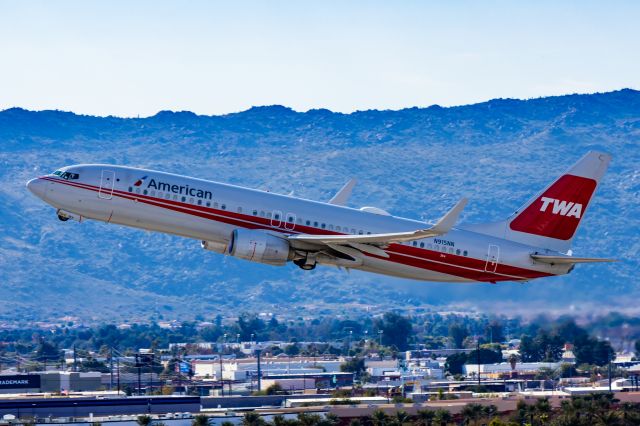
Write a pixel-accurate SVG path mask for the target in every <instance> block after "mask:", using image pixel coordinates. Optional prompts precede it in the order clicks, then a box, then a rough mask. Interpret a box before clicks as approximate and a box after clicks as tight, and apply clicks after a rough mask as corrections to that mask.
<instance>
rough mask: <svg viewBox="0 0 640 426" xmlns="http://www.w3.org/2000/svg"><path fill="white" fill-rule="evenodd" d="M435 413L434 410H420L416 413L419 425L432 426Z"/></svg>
mask: <svg viewBox="0 0 640 426" xmlns="http://www.w3.org/2000/svg"><path fill="white" fill-rule="evenodd" d="M434 416H435V413H434V412H433V411H432V410H418V412H417V413H416V425H417V426H431V422H432V421H433V417H434Z"/></svg>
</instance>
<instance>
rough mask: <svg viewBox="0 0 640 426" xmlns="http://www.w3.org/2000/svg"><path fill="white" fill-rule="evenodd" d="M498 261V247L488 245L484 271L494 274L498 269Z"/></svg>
mask: <svg viewBox="0 0 640 426" xmlns="http://www.w3.org/2000/svg"><path fill="white" fill-rule="evenodd" d="M499 259H500V247H498V246H496V245H493V244H490V245H489V250H488V251H487V263H486V264H485V266H484V270H485V271H487V272H495V271H496V268H497V267H498V261H499Z"/></svg>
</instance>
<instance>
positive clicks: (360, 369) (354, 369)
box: [340, 357, 365, 376]
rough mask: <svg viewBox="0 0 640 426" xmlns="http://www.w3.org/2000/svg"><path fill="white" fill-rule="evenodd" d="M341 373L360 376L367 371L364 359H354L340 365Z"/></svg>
mask: <svg viewBox="0 0 640 426" xmlns="http://www.w3.org/2000/svg"><path fill="white" fill-rule="evenodd" d="M340 371H344V372H349V373H356V376H360V375H361V374H362V373H364V371H365V368H364V359H363V358H358V357H353V358H351V359H349V360H347V361H346V362H344V363H342V364H340Z"/></svg>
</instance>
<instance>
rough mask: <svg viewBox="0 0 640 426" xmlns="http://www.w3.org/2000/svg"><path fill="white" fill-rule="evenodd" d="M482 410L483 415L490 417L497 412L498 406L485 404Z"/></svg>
mask: <svg viewBox="0 0 640 426" xmlns="http://www.w3.org/2000/svg"><path fill="white" fill-rule="evenodd" d="M483 410H484V415H485V417H489V418H491V417H494V416H495V415H496V414H498V407H496V406H495V405H493V404H489V405H485V406H484V408H483Z"/></svg>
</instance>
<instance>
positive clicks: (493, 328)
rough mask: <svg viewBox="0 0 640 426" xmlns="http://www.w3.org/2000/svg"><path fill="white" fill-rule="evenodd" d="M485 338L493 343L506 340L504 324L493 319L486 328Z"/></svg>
mask: <svg viewBox="0 0 640 426" xmlns="http://www.w3.org/2000/svg"><path fill="white" fill-rule="evenodd" d="M484 340H485V341H487V342H491V343H500V342H502V341H503V340H504V334H503V330H502V324H500V323H499V322H498V321H491V322H490V323H489V324H487V326H486V327H485V329H484Z"/></svg>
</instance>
